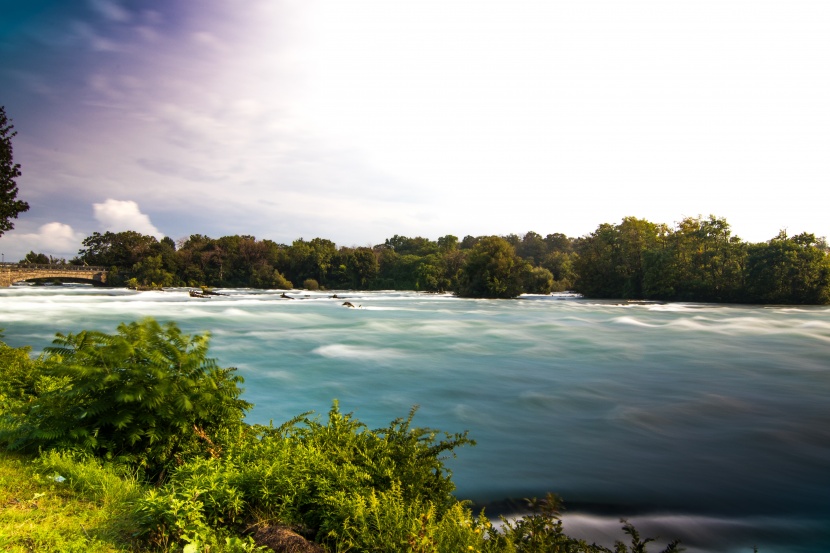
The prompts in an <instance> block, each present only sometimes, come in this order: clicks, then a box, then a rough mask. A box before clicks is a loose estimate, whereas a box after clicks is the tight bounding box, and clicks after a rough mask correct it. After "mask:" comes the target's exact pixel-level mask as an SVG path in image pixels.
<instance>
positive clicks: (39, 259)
mask: <svg viewBox="0 0 830 553" xmlns="http://www.w3.org/2000/svg"><path fill="white" fill-rule="evenodd" d="M20 262H21V263H32V264H34V265H48V264H49V263H50V262H51V259H50V258H49V256H48V255H46V254H45V253H35V252H33V251H30V252H29V253H27V254H26V257H24V258H23V259H21V260H20Z"/></svg>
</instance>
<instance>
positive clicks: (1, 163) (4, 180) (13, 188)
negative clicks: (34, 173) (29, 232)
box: [0, 106, 29, 236]
mask: <svg viewBox="0 0 830 553" xmlns="http://www.w3.org/2000/svg"><path fill="white" fill-rule="evenodd" d="M16 135H17V132H16V131H14V125H12V124H11V122H10V121H9V120H8V118H7V117H6V108H5V107H3V106H0V236H3V233H4V232H6V231H7V230H12V229H13V228H14V223H12V221H11V220H12V219H17V215H18V214H19V213H23V212H24V211H29V204H27V203H26V202H24V201H22V200H18V199H17V183H16V182H15V180H14V179H16V178H17V177H19V176H20V175H21V173H20V164H19V163H14V159H13V157H12V138H14V137H15V136H16Z"/></svg>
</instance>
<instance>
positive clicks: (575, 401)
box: [0, 287, 830, 553]
mask: <svg viewBox="0 0 830 553" xmlns="http://www.w3.org/2000/svg"><path fill="white" fill-rule="evenodd" d="M227 292H228V293H229V295H228V296H224V297H214V298H212V299H209V300H200V299H194V298H190V297H189V296H188V295H187V293H186V291H167V292H141V293H136V292H129V291H125V290H103V289H102V290H98V289H92V288H67V287H51V288H34V287H14V288H8V289H0V327H3V328H5V341H6V342H7V343H8V344H10V345H15V346H16V345H24V344H29V345H32V346H33V347H34V348H35V350H40V349H42V348H43V347H45V346H47V345H48V344H49V343H50V342H51V339H52V338H53V337H54V333H55V332H58V331H60V332H74V331H77V330H80V329H85V328H97V329H100V330H105V331H110V332H111V331H112V330H114V328H115V326H116V325H117V324H118V323H120V322H122V321H131V320H135V319H139V318H141V317H145V316H153V317H156V318H157V319H159V320H174V321H176V322H177V323H178V324H179V325H180V326H181V327H182V328H183V329H185V330H186V331H188V332H203V331H206V330H209V331H211V332H212V335H213V340H212V348H211V351H212V355H213V356H214V357H216V358H217V359H218V360H219V362H220V364H222V365H224V366H236V367H238V368H239V371H240V374H242V375H243V376H244V377H245V380H246V382H245V388H246V392H245V397H246V399H248V400H249V401H251V402H253V403H255V404H256V407H255V408H254V409H253V411H252V412H251V413H250V415H249V417H248V419H249V421H250V422H264V423H267V422H268V421H269V420H273V421H274V422H275V423H280V422H283V421H285V420H287V419H289V418H291V417H293V416H295V415H297V414H299V413H302V412H304V411H307V410H314V411H316V412H318V413H325V412H326V411H327V410H328V409H329V407H330V406H331V403H332V400H334V399H335V398H336V399H338V400H339V402H340V406H341V409H342V410H343V411H347V412H354V414H355V415H356V416H357V417H358V418H359V419H361V420H362V421H364V422H365V423H367V424H368V425H369V426H370V427H380V426H385V425H386V424H388V422H389V421H391V420H392V419H394V418H397V417H401V416H405V415H406V414H407V413H408V411H409V409H410V407H411V406H413V405H419V406H420V407H419V411H418V414H417V415H416V418H415V422H416V423H417V424H419V425H421V426H430V427H434V428H439V429H441V430H445V431H448V432H459V431H463V430H469V431H470V435H471V437H473V438H474V439H475V440H477V442H478V445H477V446H475V447H470V448H462V449H460V450H459V451H458V456H457V458H455V459H452V460H450V461H449V464H450V466H451V467H452V469H453V472H454V480H455V482H456V483H457V486H458V495H459V497H463V498H469V499H472V500H474V501H476V502H477V503H480V504H489V503H490V502H498V501H501V500H503V499H506V498H522V497H529V496H541V495H543V494H545V493H546V492H547V491H554V492H556V493H558V494H559V495H561V496H562V497H563V498H564V500H565V504H566V507H569V510H568V512H569V513H570V514H569V515H568V516H567V517H566V521H565V528H566V530H568V529H571V531H572V532H574V533H584V535H586V536H588V537H591V538H592V539H599V540H603V539H604V535H605V534H606V533H609V532H610V534H611V536H612V538H611V539H614V538H620V537H621V535H620V532H619V531H618V530H617V528H618V527H619V525H618V524H617V520H618V518H619V517H620V516H625V517H627V518H629V519H630V520H631V521H633V522H634V523H635V524H637V526H638V527H639V528H640V529H641V531H643V533H654V532H657V533H659V534H660V535H662V536H664V537H666V538H671V537H680V538H681V539H683V541H684V544H685V545H686V546H687V547H688V549H689V550H690V551H752V546H754V545H757V546H758V547H759V548H760V551H761V552H762V553H763V552H770V551H824V550H825V549H827V547H825V544H827V543H830V529H829V528H830V470H829V469H830V309H829V308H825V307H820V308H818V307H817V308H810V307H807V308H789V307H746V306H717V305H705V304H656V303H623V302H613V301H609V302H604V301H603V302H599V301H589V300H582V299H578V298H573V297H570V296H547V297H533V296H531V297H523V298H522V299H518V300H499V301H494V300H465V299H459V298H454V297H451V296H438V295H424V294H417V293H400V292H376V293H353V292H338V295H339V296H340V298H341V299H330V298H329V297H328V294H326V293H306V292H294V293H293V294H290V295H293V296H295V297H297V298H298V299H296V300H285V299H280V298H279V292H261V291H254V290H231V291H227ZM346 300H348V301H350V302H352V303H353V304H354V305H356V306H359V308H356V309H349V308H346V307H343V306H342V302H343V301H346ZM494 508H495V507H494V506H491V507H490V509H491V510H493V509H494Z"/></svg>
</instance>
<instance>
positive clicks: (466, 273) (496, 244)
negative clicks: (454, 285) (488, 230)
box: [456, 236, 530, 298]
mask: <svg viewBox="0 0 830 553" xmlns="http://www.w3.org/2000/svg"><path fill="white" fill-rule="evenodd" d="M529 270H530V266H529V265H528V264H527V263H525V262H524V261H522V260H521V258H519V256H518V255H516V252H515V250H514V249H513V246H511V245H510V243H509V242H508V241H507V240H506V239H504V238H501V237H499V236H487V237H485V238H482V239H481V240H479V242H478V243H477V244H476V245H475V246H474V247H473V249H472V250H471V251H470V253H469V255H468V256H467V261H466V263H465V264H464V268H463V269H462V271H461V276H460V278H459V282H458V289H457V290H456V292H457V293H458V295H459V296H462V297H469V298H515V297H516V296H518V295H519V294H521V293H522V292H523V291H524V282H525V279H526V274H527V272H528V271H529Z"/></svg>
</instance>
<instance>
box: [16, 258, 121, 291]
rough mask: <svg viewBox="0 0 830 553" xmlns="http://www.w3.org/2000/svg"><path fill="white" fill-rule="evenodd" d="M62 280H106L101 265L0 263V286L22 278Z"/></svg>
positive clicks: (98, 282)
mask: <svg viewBox="0 0 830 553" xmlns="http://www.w3.org/2000/svg"><path fill="white" fill-rule="evenodd" d="M52 279H55V280H63V281H69V282H89V283H91V284H94V285H96V286H100V285H102V284H104V283H106V282H107V271H106V269H104V268H103V267H87V266H81V265H62V264H58V265H36V264H33V263H31V264H30V263H0V287H4V286H11V285H12V284H14V283H15V282H21V281H23V280H52Z"/></svg>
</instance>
